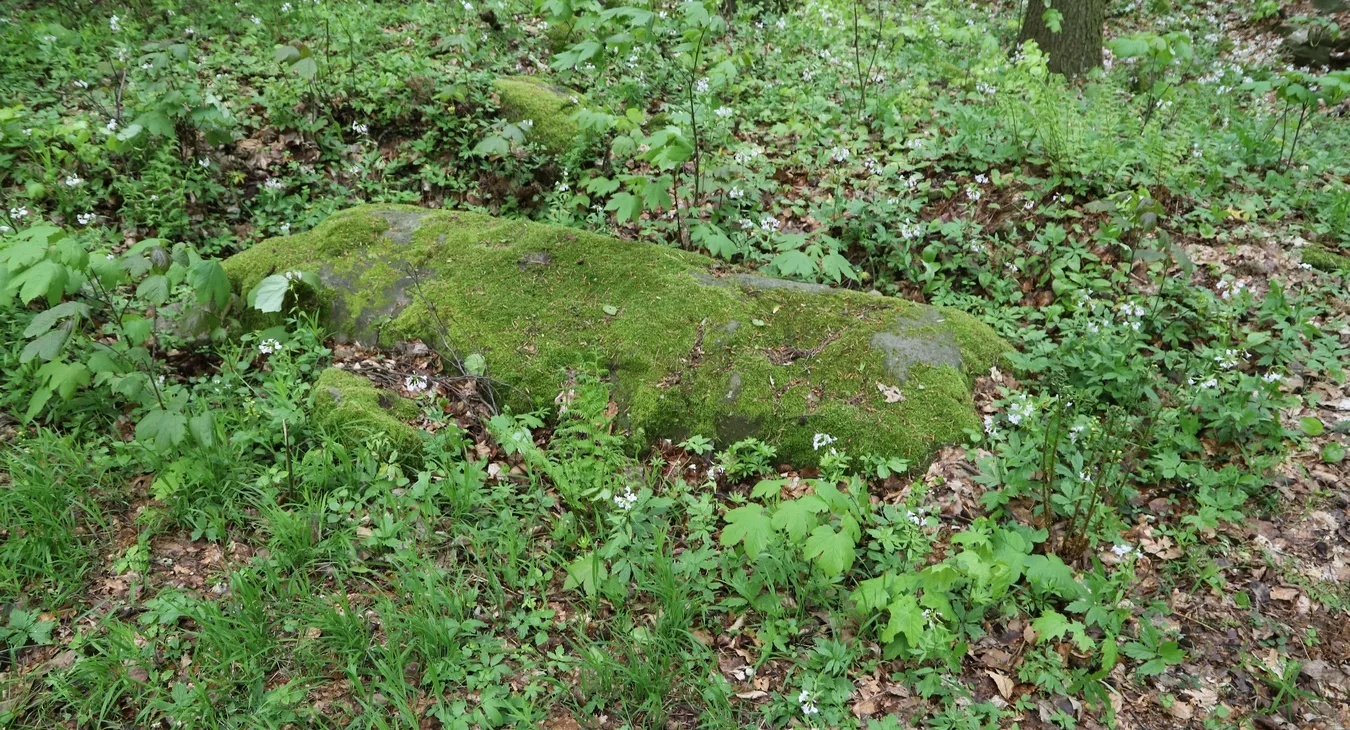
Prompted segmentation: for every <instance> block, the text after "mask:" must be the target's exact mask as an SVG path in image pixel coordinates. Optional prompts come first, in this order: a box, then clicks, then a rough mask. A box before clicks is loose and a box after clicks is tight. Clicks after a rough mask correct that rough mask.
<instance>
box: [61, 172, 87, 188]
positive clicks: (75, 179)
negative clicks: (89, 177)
mask: <svg viewBox="0 0 1350 730" xmlns="http://www.w3.org/2000/svg"><path fill="white" fill-rule="evenodd" d="M65 183H66V187H68V188H76V187H79V186H80V185H81V184H83V183H84V181H83V180H81V179H80V178H79V176H78V175H66V179H65Z"/></svg>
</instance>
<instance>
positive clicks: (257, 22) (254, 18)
mask: <svg viewBox="0 0 1350 730" xmlns="http://www.w3.org/2000/svg"><path fill="white" fill-rule="evenodd" d="M248 19H249V22H251V23H253V24H254V25H262V18H259V17H258V16H256V15H250V16H248Z"/></svg>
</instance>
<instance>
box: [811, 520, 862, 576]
mask: <svg viewBox="0 0 1350 730" xmlns="http://www.w3.org/2000/svg"><path fill="white" fill-rule="evenodd" d="M802 554H803V555H805V556H806V557H807V558H808V559H810V560H814V561H815V562H816V565H818V566H820V569H821V570H822V571H824V573H825V575H828V576H830V577H834V576H836V575H841V574H843V572H844V571H846V570H848V569H849V568H850V567H852V565H853V558H854V551H853V537H852V536H850V535H849V534H848V533H847V532H844V531H839V532H836V531H835V529H834V528H833V527H831V526H829V525H821V526H819V527H817V528H816V529H814V530H812V531H811V536H810V537H808V538H806V544H805V545H803V546H802Z"/></svg>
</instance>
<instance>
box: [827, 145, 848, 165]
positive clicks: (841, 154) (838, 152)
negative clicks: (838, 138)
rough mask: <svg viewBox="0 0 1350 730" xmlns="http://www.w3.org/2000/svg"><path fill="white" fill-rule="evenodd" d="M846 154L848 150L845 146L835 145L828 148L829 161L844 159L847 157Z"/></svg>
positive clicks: (841, 160)
mask: <svg viewBox="0 0 1350 730" xmlns="http://www.w3.org/2000/svg"><path fill="white" fill-rule="evenodd" d="M848 155H849V152H848V148H847V147H835V148H834V149H832V150H830V161H831V162H843V161H844V160H847V159H848Z"/></svg>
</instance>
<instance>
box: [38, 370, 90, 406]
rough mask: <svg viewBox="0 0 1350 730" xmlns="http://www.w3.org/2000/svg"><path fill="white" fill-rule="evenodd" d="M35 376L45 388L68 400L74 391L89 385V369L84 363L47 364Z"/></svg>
mask: <svg viewBox="0 0 1350 730" xmlns="http://www.w3.org/2000/svg"><path fill="white" fill-rule="evenodd" d="M37 375H38V377H39V378H41V379H43V380H45V381H46V383H47V387H48V388H51V389H52V390H53V391H54V392H56V393H57V394H58V395H60V396H61V399H62V400H70V399H71V397H72V396H74V395H75V391H76V390H78V389H80V388H83V387H84V386H86V385H89V368H87V367H85V365H84V363H79V362H75V363H66V362H56V361H53V362H49V363H47V364H46V365H43V366H42V367H41V368H38V372H37Z"/></svg>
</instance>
